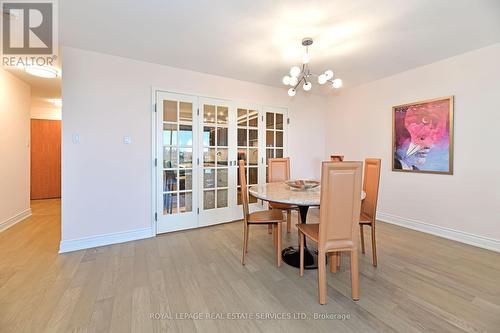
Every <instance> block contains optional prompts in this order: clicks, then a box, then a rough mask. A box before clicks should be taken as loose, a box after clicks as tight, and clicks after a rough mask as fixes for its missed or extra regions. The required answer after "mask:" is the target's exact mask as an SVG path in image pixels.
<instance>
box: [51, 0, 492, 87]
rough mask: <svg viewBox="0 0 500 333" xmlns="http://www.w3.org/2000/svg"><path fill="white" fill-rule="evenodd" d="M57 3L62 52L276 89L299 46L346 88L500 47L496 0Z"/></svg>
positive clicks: (118, 0) (319, 68)
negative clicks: (307, 43)
mask: <svg viewBox="0 0 500 333" xmlns="http://www.w3.org/2000/svg"><path fill="white" fill-rule="evenodd" d="M59 3H60V6H61V9H60V10H61V15H60V18H61V27H60V28H61V40H62V44H63V45H65V46H72V47H77V48H83V49H88V50H95V51H98V52H103V53H108V54H114V55H120V56H123V57H129V58H134V59H138V60H144V61H148V62H153V63H158V64H164V65H169V66H174V67H180V68H185V69H191V70H195V71H200V72H205V73H210V74H216V75H221V76H226V77H231V78H236V79H241V80H246V81H251V82H257V83H263V84H268V85H276V86H280V85H281V78H282V76H283V75H284V74H286V73H287V71H288V70H289V68H290V66H291V65H293V64H296V63H299V62H300V59H301V52H302V47H301V45H300V41H301V39H302V38H303V37H305V36H310V37H313V38H314V39H315V43H314V45H313V46H312V47H311V50H310V54H311V68H312V70H313V71H315V72H321V71H324V70H325V69H329V68H331V69H333V70H334V71H335V72H336V73H337V74H338V75H339V76H340V77H342V79H343V80H344V84H345V85H346V86H352V85H358V84H361V83H364V82H368V81H372V80H375V79H378V78H381V77H385V76H389V75H392V74H395V73H398V72H401V71H404V70H407V69H410V68H414V67H417V66H421V65H424V64H428V63H432V62H435V61H437V60H440V59H444V58H448V57H450V56H453V55H457V54H460V53H464V52H466V51H469V50H473V49H477V48H480V47H483V46H487V45H490V44H493V43H496V42H500V1H499V0H475V1H473V0H439V1H436V0H405V1H401V0H377V1H374V0H343V1H340V0H328V1H327V0H325V1H291V0H273V1H269V0H252V1H245V0H222V1H214V0H211V1H210V0H200V1H192V0H191V1H187V0H170V1H161V0H141V1H138V0H106V1H103V0H86V1H81V0H64V1H60V2H59ZM63 56H64V55H63ZM283 89H286V88H285V87H283ZM313 90H314V88H313Z"/></svg>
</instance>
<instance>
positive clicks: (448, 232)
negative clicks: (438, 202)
mask: <svg viewBox="0 0 500 333" xmlns="http://www.w3.org/2000/svg"><path fill="white" fill-rule="evenodd" d="M377 220H380V221H382V222H387V223H390V224H395V225H399V226H401V227H405V228H408V229H413V230H417V231H421V232H425V233H428V234H432V235H435V236H439V237H443V238H447V239H451V240H454V241H457V242H461V243H465V244H469V245H473V246H477V247H481V248H483V249H487V250H492V251H495V252H500V240H498V239H493V238H488V237H484V236H478V235H474V234H470V233H467V232H463V231H459V230H455V229H450V228H445V227H441V226H437V225H434V224H429V223H425V222H421V221H416V220H412V219H408V218H405V217H400V216H396V215H392V214H388V213H382V212H377Z"/></svg>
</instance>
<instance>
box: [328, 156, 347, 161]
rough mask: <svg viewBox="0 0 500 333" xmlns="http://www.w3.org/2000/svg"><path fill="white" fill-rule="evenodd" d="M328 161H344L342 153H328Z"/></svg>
mask: <svg viewBox="0 0 500 333" xmlns="http://www.w3.org/2000/svg"><path fill="white" fill-rule="evenodd" d="M330 161H332V162H344V155H330Z"/></svg>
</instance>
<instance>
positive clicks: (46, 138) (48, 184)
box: [31, 119, 61, 200]
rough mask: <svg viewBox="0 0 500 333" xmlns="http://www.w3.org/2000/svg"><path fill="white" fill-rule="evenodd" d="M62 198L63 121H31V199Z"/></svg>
mask: <svg viewBox="0 0 500 333" xmlns="http://www.w3.org/2000/svg"><path fill="white" fill-rule="evenodd" d="M60 197H61V121H60V120H45V119H31V199H32V200H33V199H49V198H60Z"/></svg>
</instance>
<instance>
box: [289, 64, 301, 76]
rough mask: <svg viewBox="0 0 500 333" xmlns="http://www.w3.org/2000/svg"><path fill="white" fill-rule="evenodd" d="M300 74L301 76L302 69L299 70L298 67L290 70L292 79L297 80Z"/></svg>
mask: <svg viewBox="0 0 500 333" xmlns="http://www.w3.org/2000/svg"><path fill="white" fill-rule="evenodd" d="M299 74H300V68H299V67H298V66H293V67H292V68H291V69H290V75H291V76H292V77H295V78H296V77H297V76H299Z"/></svg>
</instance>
